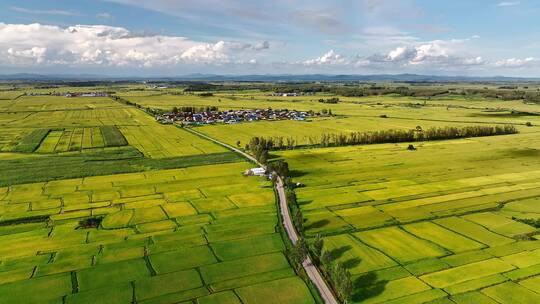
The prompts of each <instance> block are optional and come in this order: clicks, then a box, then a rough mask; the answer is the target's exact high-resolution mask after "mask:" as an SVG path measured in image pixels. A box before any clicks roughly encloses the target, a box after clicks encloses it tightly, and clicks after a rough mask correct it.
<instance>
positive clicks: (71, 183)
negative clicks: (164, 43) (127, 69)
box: [0, 84, 540, 304]
mask: <svg viewBox="0 0 540 304" xmlns="http://www.w3.org/2000/svg"><path fill="white" fill-rule="evenodd" d="M61 89H62V90H65V91H72V92H73V91H82V92H84V91H89V90H90V91H104V90H115V91H116V95H117V96H120V97H121V98H124V99H125V100H129V101H130V102H132V103H135V104H136V105H138V106H139V108H137V107H136V106H133V105H129V104H125V103H121V102H118V101H115V100H114V99H113V98H107V97H73V98H68V97H64V96H43V95H36V94H43V93H44V94H47V92H49V89H39V88H32V87H26V88H22V89H21V88H19V89H14V90H9V91H6V90H4V91H1V93H0V151H1V153H0V169H1V171H0V295H2V303H4V302H5V303H29V302H36V303H37V302H40V301H41V302H43V303H135V302H136V303H184V302H186V303H269V302H275V303H317V302H319V301H320V299H319V298H318V296H317V295H316V294H314V290H313V289H312V288H310V287H309V284H306V282H305V281H304V280H303V279H302V276H301V275H298V274H297V273H295V271H294V270H293V267H291V265H290V263H289V261H288V259H287V254H286V248H287V247H288V246H289V245H288V243H287V241H286V240H284V239H283V237H282V234H280V233H279V231H280V229H279V222H278V212H277V210H276V202H275V197H274V192H273V190H272V187H271V183H270V182H269V181H265V180H263V179H260V178H257V177H243V176H242V175H241V173H242V172H243V171H244V170H246V169H248V168H250V167H251V166H252V165H251V164H250V163H248V162H246V161H244V160H243V159H242V158H240V157H239V156H238V155H236V154H234V153H232V152H230V151H228V150H226V149H225V148H223V147H221V146H219V145H217V144H214V143H212V142H210V141H207V140H205V139H203V138H201V137H198V136H196V135H194V134H193V133H190V132H188V131H186V130H183V129H182V128H180V127H179V126H175V125H162V124H158V123H157V122H156V121H155V119H154V118H153V117H152V116H151V115H149V114H147V113H145V112H144V111H143V110H144V108H146V107H148V108H151V109H160V110H165V111H169V110H170V109H172V108H173V107H182V106H190V107H210V106H216V107H218V108H219V109H222V110H227V109H242V108H243V109H258V108H267V107H272V108H274V109H284V108H287V109H296V110H302V111H309V110H313V111H321V110H322V109H330V110H331V111H332V113H333V115H327V116H323V117H319V118H313V119H308V120H306V121H291V120H284V121H259V122H252V123H248V122H245V123H238V124H232V125H225V124H214V125H204V126H196V127H194V128H195V129H196V130H197V131H199V132H202V133H204V134H207V135H209V136H211V137H213V138H215V139H217V140H220V141H222V142H225V143H228V144H230V145H233V146H239V147H240V148H243V147H244V146H245V144H247V143H248V142H249V140H250V139H251V138H252V137H254V136H261V137H280V136H282V137H291V138H294V139H295V140H296V141H297V143H299V144H301V145H309V144H311V142H310V140H313V138H317V137H319V136H322V135H323V134H329V133H332V134H337V133H348V132H371V131H380V130H389V129H400V130H410V129H418V127H420V128H421V129H427V128H432V127H446V126H466V125H479V124H481V125H482V124H483V125H507V124H512V125H514V126H516V127H517V128H518V130H519V133H518V134H513V135H501V136H491V137H477V138H468V139H453V140H440V141H426V142H415V143H412V144H413V145H414V147H415V150H409V149H407V147H408V145H409V143H400V144H375V145H359V146H346V147H327V148H321V147H316V146H311V147H310V146H306V147H302V148H299V149H295V150H284V151H272V152H271V159H272V160H276V159H283V160H285V161H287V162H288V164H289V168H290V170H291V171H290V173H291V176H292V179H293V181H295V182H300V183H302V184H303V185H305V187H301V188H297V189H296V195H297V198H298V203H299V206H300V209H301V210H302V214H303V217H304V220H305V221H304V223H303V226H304V233H305V236H306V238H307V239H308V242H312V240H313V239H314V237H315V236H316V235H318V234H320V235H321V236H322V237H323V239H324V251H327V252H329V253H330V254H331V256H332V257H333V258H334V259H336V260H337V261H338V262H340V263H341V264H342V265H344V267H346V269H347V270H348V271H349V272H350V273H351V275H352V277H353V282H354V292H353V296H352V299H351V302H354V303H428V302H432V303H502V304H506V303H517V302H521V303H535V302H538V301H539V300H538V299H539V297H540V291H539V289H538V280H539V278H540V240H539V239H540V236H539V234H538V230H537V228H535V227H533V226H531V225H528V224H526V223H524V222H523V221H522V220H523V219H531V218H536V219H537V218H540V206H539V205H538V204H539V202H540V200H538V197H540V158H539V156H540V152H539V151H540V139H539V137H538V134H539V131H540V129H539V127H538V125H540V116H538V112H540V111H538V105H533V104H530V103H525V102H523V101H522V100H508V101H503V100H499V99H490V98H483V97H470V96H457V95H443V96H437V97H433V98H423V97H410V96H407V97H405V96H397V95H384V96H367V97H344V96H336V95H331V94H321V93H320V94H316V95H306V96H297V97H283V96H272V95H270V93H269V92H262V91H258V90H239V91H233V92H231V91H216V92H213V96H209V97H208V96H207V97H204V96H200V95H197V94H194V93H188V92H184V91H182V90H181V89H167V90H156V89H150V88H147V87H146V86H143V85H140V84H131V85H127V86H115V85H111V86H105V87H86V88H85V87H64V88H61ZM23 93H32V94H34V95H36V96H32V95H31V94H27V95H25V94H23ZM332 97H338V98H339V99H340V101H339V103H337V104H326V103H321V102H319V101H318V99H321V98H332ZM527 125H530V126H527ZM93 220H98V222H97V224H95V225H94V224H92V223H93V222H92V221H93ZM29 290H31V291H32V292H31V293H29V292H28V291H29ZM21 299H22V300H21ZM21 301H22V302H21Z"/></svg>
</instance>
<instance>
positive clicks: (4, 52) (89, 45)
mask: <svg viewBox="0 0 540 304" xmlns="http://www.w3.org/2000/svg"><path fill="white" fill-rule="evenodd" d="M268 48H270V44H269V43H268V42H267V41H263V42H260V43H257V44H249V43H238V42H227V41H218V42H216V43H207V42H200V41H193V40H190V39H187V38H184V37H175V36H164V35H159V34H153V33H134V32H131V31H129V30H127V29H125V28H122V27H111V26H105V25H75V26H70V27H67V28H62V27H58V26H51V25H41V24H37V23H36V24H27V25H26V24H4V23H0V66H12V67H20V66H32V67H34V66H36V65H38V66H57V65H67V66H70V67H81V66H82V67H85V66H91V67H96V66H103V67H146V68H150V67H160V66H161V67H163V66H167V67H170V66H171V65H172V66H174V65H181V64H200V63H205V64H222V63H230V62H237V61H239V60H240V59H242V58H243V57H245V56H249V55H252V54H255V53H257V52H259V51H262V50H265V49H268Z"/></svg>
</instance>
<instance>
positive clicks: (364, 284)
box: [329, 245, 388, 303]
mask: <svg viewBox="0 0 540 304" xmlns="http://www.w3.org/2000/svg"><path fill="white" fill-rule="evenodd" d="M351 249H352V246H350V245H345V246H341V247H338V248H334V249H332V250H331V251H330V252H329V254H330V256H331V257H332V260H336V259H339V258H341V257H343V255H344V254H345V253H346V252H347V251H349V250H351ZM360 263H362V260H361V259H360V258H358V257H354V258H351V259H348V260H346V261H344V262H342V263H341V264H342V265H343V267H345V269H347V270H349V271H350V270H351V269H353V268H355V267H357V266H358V265H360ZM387 283H388V280H380V279H379V278H378V276H377V274H376V273H374V272H369V273H365V274H361V275H360V276H358V277H355V278H353V286H354V288H353V294H352V296H351V301H352V302H355V303H356V302H363V301H365V300H367V299H369V298H373V297H376V296H378V295H380V294H381V293H382V292H383V291H384V290H385V288H386V284H387Z"/></svg>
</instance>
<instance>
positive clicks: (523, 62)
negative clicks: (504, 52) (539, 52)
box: [495, 57, 540, 68]
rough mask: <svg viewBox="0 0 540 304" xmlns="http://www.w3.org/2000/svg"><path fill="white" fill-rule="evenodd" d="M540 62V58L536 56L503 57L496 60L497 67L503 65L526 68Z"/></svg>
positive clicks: (505, 66) (504, 66)
mask: <svg viewBox="0 0 540 304" xmlns="http://www.w3.org/2000/svg"><path fill="white" fill-rule="evenodd" d="M539 63H540V59H538V58H534V57H527V58H523V59H520V58H509V59H503V60H499V61H496V62H495V66H496V67H503V68H526V67H532V66H534V65H538V64H539Z"/></svg>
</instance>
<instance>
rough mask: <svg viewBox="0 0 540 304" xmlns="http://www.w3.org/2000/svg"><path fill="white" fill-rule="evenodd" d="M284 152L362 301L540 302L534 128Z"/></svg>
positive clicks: (318, 230) (310, 223) (316, 230)
mask: <svg viewBox="0 0 540 304" xmlns="http://www.w3.org/2000/svg"><path fill="white" fill-rule="evenodd" d="M415 146H416V147H417V150H415V151H409V150H407V149H406V147H407V145H405V144H382V145H371V146H356V147H340V148H321V149H304V150H294V151H284V152H280V153H278V154H279V156H280V157H282V158H284V159H286V160H287V162H288V163H289V166H290V168H291V169H292V170H294V171H293V175H294V176H295V178H294V180H295V181H297V182H301V183H303V184H305V185H306V187H304V188H298V189H297V191H296V193H297V196H298V201H299V204H300V207H301V209H302V210H303V215H304V218H305V223H304V227H305V229H306V234H307V235H308V236H315V235H316V234H322V235H323V236H325V238H324V242H325V250H327V251H329V252H330V253H331V254H332V255H333V256H334V257H335V258H336V259H338V261H340V262H341V263H343V264H344V265H345V266H346V267H347V268H348V269H349V271H350V272H351V274H352V275H353V277H354V279H355V288H356V289H355V293H354V295H353V301H354V302H358V303H424V302H430V301H433V303H536V302H538V301H539V300H540V294H539V293H538V286H537V285H535V283H534V282H538V280H539V278H540V241H539V239H540V231H539V230H538V229H537V228H534V227H533V226H529V225H527V224H524V223H522V222H519V221H517V220H515V219H516V218H539V217H540V205H539V204H538V202H539V201H538V196H539V195H540V158H539V156H540V153H539V152H538V151H540V140H539V138H538V133H536V132H533V131H531V132H527V133H525V132H523V133H521V134H517V135H507V136H494V137H484V138H475V139H463V140H448V141H438V142H427V143H423V144H420V145H415Z"/></svg>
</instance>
